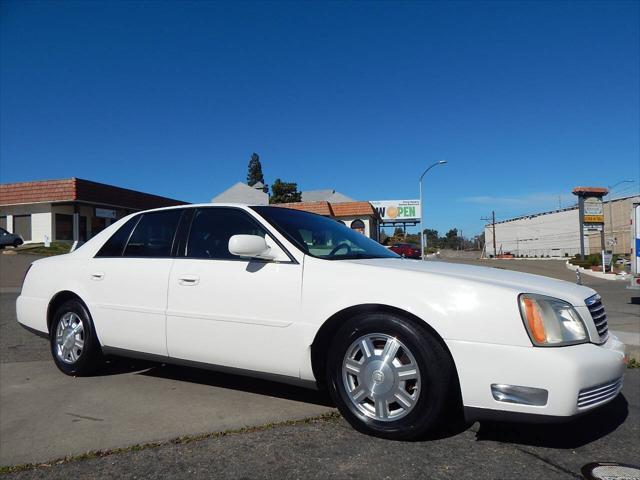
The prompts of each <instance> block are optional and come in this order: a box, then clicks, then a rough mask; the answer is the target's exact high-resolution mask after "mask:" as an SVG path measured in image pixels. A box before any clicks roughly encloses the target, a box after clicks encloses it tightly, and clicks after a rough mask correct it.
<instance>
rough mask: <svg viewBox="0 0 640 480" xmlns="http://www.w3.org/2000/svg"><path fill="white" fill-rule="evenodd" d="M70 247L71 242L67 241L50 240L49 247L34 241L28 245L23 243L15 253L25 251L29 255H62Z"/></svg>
mask: <svg viewBox="0 0 640 480" xmlns="http://www.w3.org/2000/svg"><path fill="white" fill-rule="evenodd" d="M70 249H71V243H69V242H51V246H50V247H49V248H47V247H45V246H44V244H42V243H34V244H29V245H23V246H21V247H19V248H18V249H17V250H16V252H17V253H27V254H30V255H45V256H48V257H51V256H53V255H62V254H65V253H69V250H70Z"/></svg>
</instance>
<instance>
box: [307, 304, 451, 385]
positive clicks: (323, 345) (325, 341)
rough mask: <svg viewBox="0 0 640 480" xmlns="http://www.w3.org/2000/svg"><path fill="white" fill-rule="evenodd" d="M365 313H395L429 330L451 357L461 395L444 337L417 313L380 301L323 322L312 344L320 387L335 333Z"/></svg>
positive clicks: (313, 362)
mask: <svg viewBox="0 0 640 480" xmlns="http://www.w3.org/2000/svg"><path fill="white" fill-rule="evenodd" d="M363 313H390V314H394V315H397V316H399V317H402V318H404V319H405V320H407V321H409V322H411V323H413V324H415V325H416V326H418V327H419V328H423V329H425V330H427V332H428V333H430V334H431V335H432V336H433V338H435V339H436V341H437V342H438V343H440V344H441V346H442V348H443V349H444V350H445V351H446V352H447V354H448V355H449V358H450V359H451V362H452V364H453V370H454V372H455V374H456V379H455V380H456V385H457V389H458V394H460V395H461V393H460V392H461V391H460V381H459V378H458V369H457V366H456V362H455V359H454V358H453V355H452V354H451V351H450V350H449V347H448V346H447V344H446V342H445V341H444V339H443V338H442V337H441V336H440V334H439V333H438V332H437V331H436V330H435V329H434V328H433V327H432V326H431V325H429V323H428V322H426V321H425V320H423V319H422V318H420V317H418V316H417V315H415V314H413V313H411V312H408V311H406V310H403V309H401V308H398V307H394V306H391V305H385V304H378V303H367V304H360V305H353V306H351V307H347V308H345V309H343V310H340V311H339V312H336V313H334V314H333V315H332V316H331V317H329V318H328V319H327V320H326V321H325V322H324V323H323V324H322V326H321V327H320V329H319V330H318V332H317V333H316V336H315V338H314V339H313V343H312V344H311V368H312V369H313V375H314V377H315V378H316V382H317V383H318V386H319V387H320V388H323V387H324V384H325V377H326V366H327V362H326V357H327V351H328V350H329V345H330V343H331V341H332V340H333V338H334V336H335V334H336V333H337V331H338V330H339V329H340V327H341V326H342V325H343V323H344V322H345V321H347V320H348V319H350V318H353V317H354V316H356V315H360V314H363Z"/></svg>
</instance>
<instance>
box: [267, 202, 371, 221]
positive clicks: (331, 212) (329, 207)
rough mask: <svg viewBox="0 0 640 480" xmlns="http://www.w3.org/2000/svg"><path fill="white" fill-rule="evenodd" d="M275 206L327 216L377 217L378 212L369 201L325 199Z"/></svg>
mask: <svg viewBox="0 0 640 480" xmlns="http://www.w3.org/2000/svg"><path fill="white" fill-rule="evenodd" d="M274 206H276V207H284V208H292V209H294V210H304V211H305V212H311V213H317V214H319V215H324V216H327V217H336V218H341V217H365V216H368V217H377V216H378V213H377V212H376V211H375V210H374V208H373V207H372V206H371V204H370V203H369V202H340V203H330V202H326V201H318V202H296V203H279V204H276V205H274Z"/></svg>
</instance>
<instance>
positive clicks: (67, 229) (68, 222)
mask: <svg viewBox="0 0 640 480" xmlns="http://www.w3.org/2000/svg"><path fill="white" fill-rule="evenodd" d="M56 240H73V215H67V214H64V213H56Z"/></svg>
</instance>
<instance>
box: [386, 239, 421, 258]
mask: <svg viewBox="0 0 640 480" xmlns="http://www.w3.org/2000/svg"><path fill="white" fill-rule="evenodd" d="M389 250H391V251H393V252H395V253H397V254H398V255H400V256H401V257H405V258H420V248H419V247H416V246H415V245H412V244H410V243H394V244H393V245H391V247H390V248H389Z"/></svg>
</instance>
